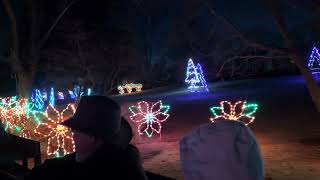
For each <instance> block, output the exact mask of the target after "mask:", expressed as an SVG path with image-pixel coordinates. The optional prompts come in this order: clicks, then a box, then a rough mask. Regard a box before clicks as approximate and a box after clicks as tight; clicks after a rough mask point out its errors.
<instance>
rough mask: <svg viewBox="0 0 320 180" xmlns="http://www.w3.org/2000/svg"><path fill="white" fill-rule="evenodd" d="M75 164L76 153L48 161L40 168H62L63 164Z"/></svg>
mask: <svg viewBox="0 0 320 180" xmlns="http://www.w3.org/2000/svg"><path fill="white" fill-rule="evenodd" d="M73 162H75V153H73V154H68V155H66V156H64V157H60V158H53V159H46V160H45V161H44V163H43V164H42V165H40V167H41V166H42V167H54V166H60V165H62V164H70V163H73Z"/></svg>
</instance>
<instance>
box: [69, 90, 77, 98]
mask: <svg viewBox="0 0 320 180" xmlns="http://www.w3.org/2000/svg"><path fill="white" fill-rule="evenodd" d="M68 93H69V95H70V97H71V99H76V95H74V93H73V91H71V90H68Z"/></svg>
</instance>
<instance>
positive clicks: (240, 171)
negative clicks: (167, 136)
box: [180, 121, 264, 180]
mask: <svg viewBox="0 0 320 180" xmlns="http://www.w3.org/2000/svg"><path fill="white" fill-rule="evenodd" d="M180 158H181V165H182V170H183V174H184V177H185V179H186V180H234V179H236V180H263V179H264V172H263V162H262V158H261V153H260V148H259V145H258V143H257V141H256V139H255V137H254V135H253V133H252V132H251V130H250V129H249V128H248V127H247V126H245V125H244V124H243V123H241V122H237V121H219V122H215V123H213V124H212V123H210V124H209V123H208V124H204V125H202V126H201V127H199V128H198V129H197V130H195V131H193V132H191V133H190V134H188V135H186V136H185V137H184V138H183V139H182V140H181V141H180Z"/></svg>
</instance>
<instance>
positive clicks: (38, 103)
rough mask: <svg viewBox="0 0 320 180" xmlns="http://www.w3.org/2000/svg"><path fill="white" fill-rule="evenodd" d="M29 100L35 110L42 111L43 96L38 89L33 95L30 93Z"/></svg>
mask: <svg viewBox="0 0 320 180" xmlns="http://www.w3.org/2000/svg"><path fill="white" fill-rule="evenodd" d="M31 100H32V102H33V103H34V106H35V108H36V109H38V110H42V109H43V108H44V100H43V95H42V93H41V91H40V90H39V89H35V90H34V93H32V97H31Z"/></svg>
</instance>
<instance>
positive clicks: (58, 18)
mask: <svg viewBox="0 0 320 180" xmlns="http://www.w3.org/2000/svg"><path fill="white" fill-rule="evenodd" d="M3 1H4V0H3ZM77 1H78V0H73V1H71V2H70V3H69V5H67V6H66V7H65V8H64V9H63V11H62V12H61V13H60V14H59V15H58V17H57V18H56V19H55V21H54V22H53V23H52V25H51V26H50V28H49V29H48V31H47V32H46V33H45V35H44V36H43V37H42V38H41V40H40V41H39V44H38V46H37V47H38V49H41V48H42V47H43V45H44V44H45V42H46V41H47V40H48V39H49V37H50V34H51V32H52V31H53V29H54V28H55V27H56V25H57V24H58V23H59V21H60V20H61V18H62V17H63V15H64V14H65V13H66V12H67V11H68V9H69V8H70V7H71V6H72V5H73V4H75V3H76V2H77Z"/></svg>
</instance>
